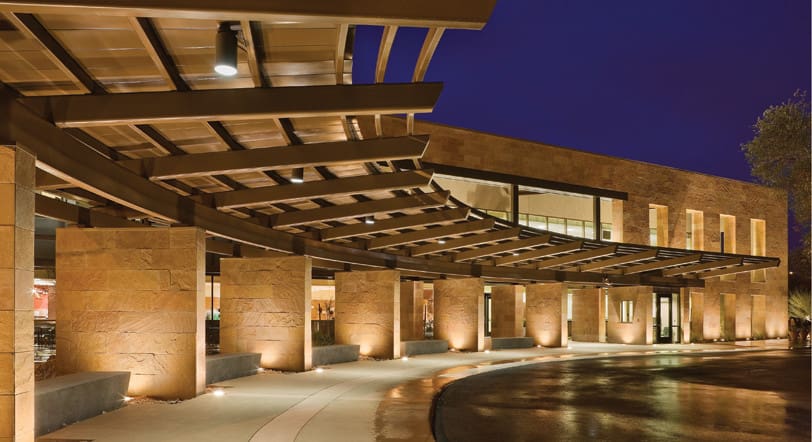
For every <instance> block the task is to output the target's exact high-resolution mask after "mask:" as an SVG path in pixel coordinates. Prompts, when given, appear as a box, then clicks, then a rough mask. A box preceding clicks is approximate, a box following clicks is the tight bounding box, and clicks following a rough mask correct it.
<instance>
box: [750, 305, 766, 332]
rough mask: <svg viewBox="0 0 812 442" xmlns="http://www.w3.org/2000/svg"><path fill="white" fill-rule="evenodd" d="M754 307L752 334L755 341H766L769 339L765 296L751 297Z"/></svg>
mask: <svg viewBox="0 0 812 442" xmlns="http://www.w3.org/2000/svg"><path fill="white" fill-rule="evenodd" d="M751 298H752V302H753V307H752V316H751V318H752V333H753V336H752V337H753V339H765V338H766V337H767V327H766V325H767V322H766V318H767V297H766V296H765V295H753V296H751Z"/></svg>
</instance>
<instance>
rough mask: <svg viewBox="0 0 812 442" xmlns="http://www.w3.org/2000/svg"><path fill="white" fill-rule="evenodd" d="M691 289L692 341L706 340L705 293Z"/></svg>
mask: <svg viewBox="0 0 812 442" xmlns="http://www.w3.org/2000/svg"><path fill="white" fill-rule="evenodd" d="M690 291H691V295H690V296H691V342H702V341H704V340H705V294H704V293H703V292H701V291H698V290H697V289H690Z"/></svg>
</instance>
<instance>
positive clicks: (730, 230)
mask: <svg viewBox="0 0 812 442" xmlns="http://www.w3.org/2000/svg"><path fill="white" fill-rule="evenodd" d="M719 233H720V235H719V236H720V242H722V238H723V239H724V241H723V242H722V244H721V247H720V249H721V250H722V251H723V252H724V253H736V217H735V216H733V215H719ZM719 279H721V280H722V281H735V280H736V275H722V276H721V277H720V278H719Z"/></svg>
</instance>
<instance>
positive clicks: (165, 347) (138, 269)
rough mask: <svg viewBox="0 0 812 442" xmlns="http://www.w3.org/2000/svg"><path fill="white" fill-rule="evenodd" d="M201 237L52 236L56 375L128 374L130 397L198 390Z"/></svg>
mask: <svg viewBox="0 0 812 442" xmlns="http://www.w3.org/2000/svg"><path fill="white" fill-rule="evenodd" d="M205 251H206V246H205V234H204V233H203V231H202V230H201V229H197V228H192V227H188V228H186V227H183V228H180V227H179V228H115V229H113V228H104V229H96V228H94V229H79V228H65V229H57V233H56V274H57V286H58V288H59V296H58V297H57V310H58V312H59V322H58V323H57V342H56V345H57V358H56V359H57V371H58V372H59V373H60V374H68V373H78V372H82V371H129V372H131V373H132V375H131V376H130V386H129V389H128V392H129V394H130V395H132V396H141V395H146V396H152V397H158V398H164V399H174V398H191V397H194V396H195V395H197V394H200V393H202V392H203V390H204V388H205V376H206V373H205V367H206V361H205V356H206V345H205V333H204V326H205V324H204V318H205V305H204V303H203V296H204V287H205V284H204V272H205Z"/></svg>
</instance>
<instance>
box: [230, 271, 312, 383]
mask: <svg viewBox="0 0 812 442" xmlns="http://www.w3.org/2000/svg"><path fill="white" fill-rule="evenodd" d="M220 270H221V281H222V282H221V284H222V286H221V289H220V292H221V301H222V309H221V310H220V349H221V351H222V352H223V353H243V352H249V353H261V354H262V356H261V358H260V364H261V365H262V367H263V368H272V369H277V370H289V371H303V370H309V369H310V366H311V359H312V351H311V345H312V344H311V341H310V307H311V303H310V296H311V291H310V278H311V263H310V258H309V257H305V256H290V257H284V258H227V259H222V260H221V261H220Z"/></svg>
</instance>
